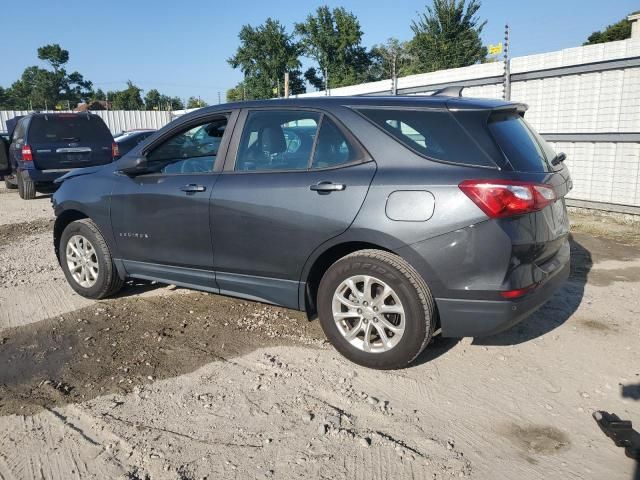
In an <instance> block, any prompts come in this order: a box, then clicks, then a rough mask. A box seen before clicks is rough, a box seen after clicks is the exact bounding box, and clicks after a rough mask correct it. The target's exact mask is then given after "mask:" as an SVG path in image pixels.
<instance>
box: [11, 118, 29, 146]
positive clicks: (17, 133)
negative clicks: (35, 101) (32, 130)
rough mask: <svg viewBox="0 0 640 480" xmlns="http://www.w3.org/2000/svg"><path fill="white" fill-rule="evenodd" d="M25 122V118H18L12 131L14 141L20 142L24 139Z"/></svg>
mask: <svg viewBox="0 0 640 480" xmlns="http://www.w3.org/2000/svg"><path fill="white" fill-rule="evenodd" d="M26 122H27V119H26V118H23V119H21V120H18V123H17V124H16V129H15V130H14V131H13V141H14V142H16V143H21V142H23V141H24V131H25V128H24V126H25V124H26Z"/></svg>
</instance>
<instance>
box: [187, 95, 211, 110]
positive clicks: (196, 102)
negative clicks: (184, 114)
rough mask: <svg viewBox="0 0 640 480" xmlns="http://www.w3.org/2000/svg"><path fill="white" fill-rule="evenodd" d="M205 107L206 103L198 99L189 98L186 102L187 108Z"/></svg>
mask: <svg viewBox="0 0 640 480" xmlns="http://www.w3.org/2000/svg"><path fill="white" fill-rule="evenodd" d="M206 106H207V102H205V101H204V100H201V99H200V97H189V100H187V108H202V107H206Z"/></svg>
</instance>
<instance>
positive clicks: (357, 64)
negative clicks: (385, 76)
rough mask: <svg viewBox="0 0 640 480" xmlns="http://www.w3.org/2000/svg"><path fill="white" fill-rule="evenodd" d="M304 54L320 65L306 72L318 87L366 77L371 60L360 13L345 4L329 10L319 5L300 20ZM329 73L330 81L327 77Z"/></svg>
mask: <svg viewBox="0 0 640 480" xmlns="http://www.w3.org/2000/svg"><path fill="white" fill-rule="evenodd" d="M295 31H296V33H297V34H298V35H299V36H300V39H301V45H302V51H303V53H304V55H306V56H307V57H309V58H312V59H313V60H314V61H315V62H316V63H317V64H318V68H317V69H316V68H310V69H308V70H307V71H306V72H305V74H304V76H305V78H306V79H307V81H309V83H311V85H313V86H314V87H316V88H318V89H319V88H324V87H325V83H328V87H329V88H335V87H342V86H345V85H354V84H356V83H361V82H364V81H366V80H367V79H368V78H367V77H368V70H369V65H370V63H371V61H370V59H369V55H368V54H367V51H366V50H365V48H364V47H363V46H362V29H361V28H360V22H358V19H357V17H356V16H355V15H354V14H353V13H351V12H348V11H347V10H345V9H344V8H342V7H340V8H334V9H333V10H330V9H329V7H327V6H322V7H318V9H317V10H316V12H315V14H311V15H309V16H307V19H306V20H305V22H303V23H297V24H296V26H295ZM325 77H328V82H327V78H325Z"/></svg>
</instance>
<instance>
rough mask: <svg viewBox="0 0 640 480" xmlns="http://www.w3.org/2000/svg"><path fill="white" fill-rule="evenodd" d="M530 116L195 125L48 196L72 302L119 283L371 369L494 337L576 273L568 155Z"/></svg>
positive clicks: (426, 111)
mask: <svg viewBox="0 0 640 480" xmlns="http://www.w3.org/2000/svg"><path fill="white" fill-rule="evenodd" d="M526 108H527V107H526V105H523V104H519V103H509V102H504V101H496V100H485V99H471V98H466V97H465V98H462V97H453V96H447V95H442V94H437V95H434V96H430V97H418V96H414V97H334V98H331V97H323V98H302V99H287V100H270V101H252V102H243V103H234V104H227V105H218V106H215V107H209V108H204V109H200V110H197V111H195V112H192V113H190V114H188V115H185V116H183V117H181V118H179V119H177V120H176V121H174V122H172V123H170V124H169V125H167V126H166V127H164V128H163V129H161V130H159V131H158V132H156V133H154V134H153V135H152V136H150V137H149V138H148V139H146V140H145V141H144V142H142V143H141V144H140V145H138V146H136V147H135V148H134V149H133V150H132V151H131V152H129V153H128V154H127V155H125V156H124V157H123V158H121V159H119V160H118V161H116V162H114V163H109V164H107V165H102V166H96V167H88V168H81V169H77V170H73V171H71V172H69V173H68V174H66V175H65V176H64V177H62V178H61V179H60V180H59V182H60V183H61V185H60V188H59V189H58V191H57V192H56V193H55V195H54V197H53V206H54V209H55V214H56V217H57V218H56V222H55V227H54V242H55V249H56V254H57V256H58V258H59V260H60V265H61V266H62V269H63V270H64V274H65V276H66V278H67V280H68V282H69V283H70V285H71V286H72V287H73V288H74V289H75V291H76V292H78V293H79V294H80V295H82V296H85V297H88V298H94V299H99V298H104V297H107V296H109V295H113V294H114V293H116V292H117V291H118V289H120V288H121V286H122V284H123V282H124V281H125V279H126V278H128V277H130V278H139V279H147V280H154V281H158V282H164V283H170V284H175V285H180V286H184V287H188V288H194V289H199V290H205V291H208V292H213V293H219V294H223V295H232V296H235V297H240V298H246V299H251V300H256V301H260V302H266V303H271V304H275V305H281V306H284V307H288V308H294V309H300V310H304V311H307V312H308V313H309V314H310V315H315V314H316V313H317V315H318V317H319V319H320V323H321V325H322V328H323V330H324V332H325V334H326V336H327V338H328V339H329V340H330V341H331V343H332V344H333V345H334V346H335V348H336V349H337V350H338V351H339V352H340V353H342V354H343V355H344V356H345V357H347V358H349V359H350V360H352V361H354V362H356V363H359V364H361V365H364V366H367V367H372V368H381V369H383V368H384V369H386V368H401V367H404V366H406V365H408V364H409V363H411V362H412V361H413V360H414V359H415V358H416V357H417V356H418V355H419V354H420V352H421V351H422V350H423V349H424V348H425V346H426V345H427V344H428V343H429V341H430V340H431V338H432V336H433V335H434V334H437V333H440V334H441V335H442V336H444V337H462V336H474V337H475V336H485V335H492V334H495V333H497V332H499V331H501V330H504V329H506V328H508V327H509V326H511V325H513V324H515V323H516V322H518V321H520V320H521V319H523V318H524V317H526V316H527V315H529V314H530V313H532V312H533V311H534V310H536V309H537V308H538V307H540V306H541V305H542V304H543V303H544V302H545V301H547V299H549V297H550V296H551V295H552V294H553V293H554V292H555V291H556V290H557V289H558V287H559V286H560V285H561V284H562V282H563V281H564V280H565V279H566V278H567V276H568V274H569V242H568V232H569V222H568V218H567V211H566V208H565V200H564V197H565V195H566V194H567V193H568V191H569V190H570V188H571V178H570V176H569V171H568V169H567V167H566V166H565V165H564V163H563V160H564V159H565V155H564V154H562V153H558V154H556V153H555V152H554V151H553V150H552V149H551V147H550V146H549V145H548V144H547V143H546V142H545V141H544V139H543V138H542V137H541V136H540V135H539V134H538V133H536V131H535V130H534V129H533V128H532V127H531V126H530V125H529V124H528V123H527V122H526V120H525V119H524V114H525V110H526Z"/></svg>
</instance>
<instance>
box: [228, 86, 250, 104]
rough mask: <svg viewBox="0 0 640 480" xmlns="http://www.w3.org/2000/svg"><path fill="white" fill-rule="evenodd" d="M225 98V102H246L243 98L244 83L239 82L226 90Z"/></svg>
mask: <svg viewBox="0 0 640 480" xmlns="http://www.w3.org/2000/svg"><path fill="white" fill-rule="evenodd" d="M226 98H227V102H241V101H242V100H247V99H246V98H245V88H244V83H243V82H240V83H239V84H237V85H236V86H235V87H233V88H230V89H229V90H227V94H226Z"/></svg>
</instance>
